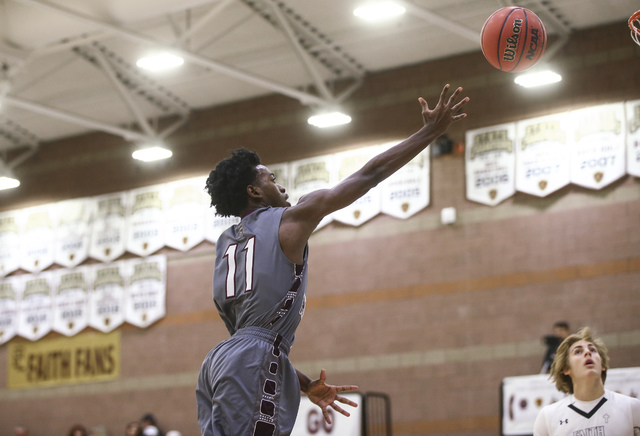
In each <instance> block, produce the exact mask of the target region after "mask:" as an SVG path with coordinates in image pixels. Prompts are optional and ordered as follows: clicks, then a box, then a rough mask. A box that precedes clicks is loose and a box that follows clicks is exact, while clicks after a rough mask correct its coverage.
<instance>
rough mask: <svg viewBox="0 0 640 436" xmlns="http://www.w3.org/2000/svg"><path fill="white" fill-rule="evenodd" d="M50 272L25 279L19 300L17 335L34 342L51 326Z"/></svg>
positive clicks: (51, 295) (51, 277)
mask: <svg viewBox="0 0 640 436" xmlns="http://www.w3.org/2000/svg"><path fill="white" fill-rule="evenodd" d="M53 276H54V273H53V272H52V271H45V272H41V273H40V274H37V275H33V276H30V277H26V278H25V279H24V280H25V281H24V286H23V292H22V295H21V298H20V312H19V314H18V334H19V335H20V336H22V337H23V338H25V339H29V340H31V341H35V340H38V339H40V338H41V337H43V336H44V335H46V334H47V333H49V332H50V331H51V326H52V324H53V281H54V277H53Z"/></svg>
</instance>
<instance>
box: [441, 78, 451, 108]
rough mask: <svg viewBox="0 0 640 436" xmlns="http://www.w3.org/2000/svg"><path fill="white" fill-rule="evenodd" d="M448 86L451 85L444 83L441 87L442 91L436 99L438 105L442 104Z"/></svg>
mask: <svg viewBox="0 0 640 436" xmlns="http://www.w3.org/2000/svg"><path fill="white" fill-rule="evenodd" d="M450 87H451V85H449V84H448V83H447V84H446V85H444V88H442V92H441V93H440V100H438V105H443V104H444V101H445V99H446V98H447V94H448V93H449V88H450Z"/></svg>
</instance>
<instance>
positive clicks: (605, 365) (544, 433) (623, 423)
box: [534, 327, 640, 436]
mask: <svg viewBox="0 0 640 436" xmlns="http://www.w3.org/2000/svg"><path fill="white" fill-rule="evenodd" d="M608 369H609V354H608V351H607V348H606V346H605V345H604V342H602V340H600V339H599V338H594V337H593V336H592V334H591V330H590V329H589V328H588V327H585V328H583V329H581V330H580V331H579V332H578V333H576V334H573V335H570V336H568V337H567V338H566V339H565V340H564V341H563V342H562V344H560V346H559V347H558V351H557V353H556V357H555V359H554V361H553V364H552V365H551V376H550V377H551V379H552V380H553V381H554V382H555V384H556V388H558V390H559V391H560V392H564V393H566V394H570V395H568V396H567V397H565V398H563V399H562V400H560V401H558V402H556V403H553V404H550V405H548V406H545V407H543V408H542V410H541V411H540V413H539V414H538V417H537V418H536V422H535V424H534V436H573V435H603V436H604V435H615V436H640V400H638V399H637V398H631V397H628V396H626V395H622V394H618V393H617V392H612V391H610V390H607V389H605V388H604V381H605V380H606V378H607V370H608Z"/></svg>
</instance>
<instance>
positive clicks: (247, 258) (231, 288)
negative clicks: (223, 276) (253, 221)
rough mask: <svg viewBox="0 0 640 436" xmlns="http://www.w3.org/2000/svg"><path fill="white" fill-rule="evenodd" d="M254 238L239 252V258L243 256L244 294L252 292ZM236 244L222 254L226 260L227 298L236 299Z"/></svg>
mask: <svg viewBox="0 0 640 436" xmlns="http://www.w3.org/2000/svg"><path fill="white" fill-rule="evenodd" d="M255 243H256V237H255V236H252V237H251V238H249V239H248V240H247V243H246V244H245V246H244V248H243V249H242V250H241V251H240V254H239V257H240V256H242V255H243V254H244V283H245V289H244V292H245V293H246V292H251V291H252V290H253V256H254V253H255ZM237 249H238V244H231V245H229V246H228V247H227V251H225V252H224V257H225V259H227V280H226V288H227V298H235V297H236V295H237V294H236V288H237V286H236V272H237V270H238V263H237V262H236V252H237Z"/></svg>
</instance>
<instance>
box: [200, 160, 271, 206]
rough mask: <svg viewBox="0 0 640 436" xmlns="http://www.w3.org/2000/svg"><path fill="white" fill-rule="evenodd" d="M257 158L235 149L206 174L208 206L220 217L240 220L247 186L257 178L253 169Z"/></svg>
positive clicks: (246, 199) (245, 202) (245, 200)
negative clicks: (209, 199) (209, 202)
mask: <svg viewBox="0 0 640 436" xmlns="http://www.w3.org/2000/svg"><path fill="white" fill-rule="evenodd" d="M258 165H260V156H258V154H257V153H256V152H254V151H250V150H247V149H246V148H239V149H237V150H234V151H232V152H231V156H229V157H228V158H226V159H223V160H221V161H220V162H218V164H217V165H216V167H215V169H214V170H213V171H211V173H209V177H208V178H207V184H206V187H205V190H206V191H207V192H208V193H209V196H210V197H211V206H214V207H215V208H216V213H217V214H218V215H222V216H240V215H241V214H242V212H243V211H244V209H245V208H246V207H247V203H248V200H249V199H248V196H247V186H249V185H251V184H252V183H254V182H255V180H256V178H257V177H258V170H256V166H258Z"/></svg>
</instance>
